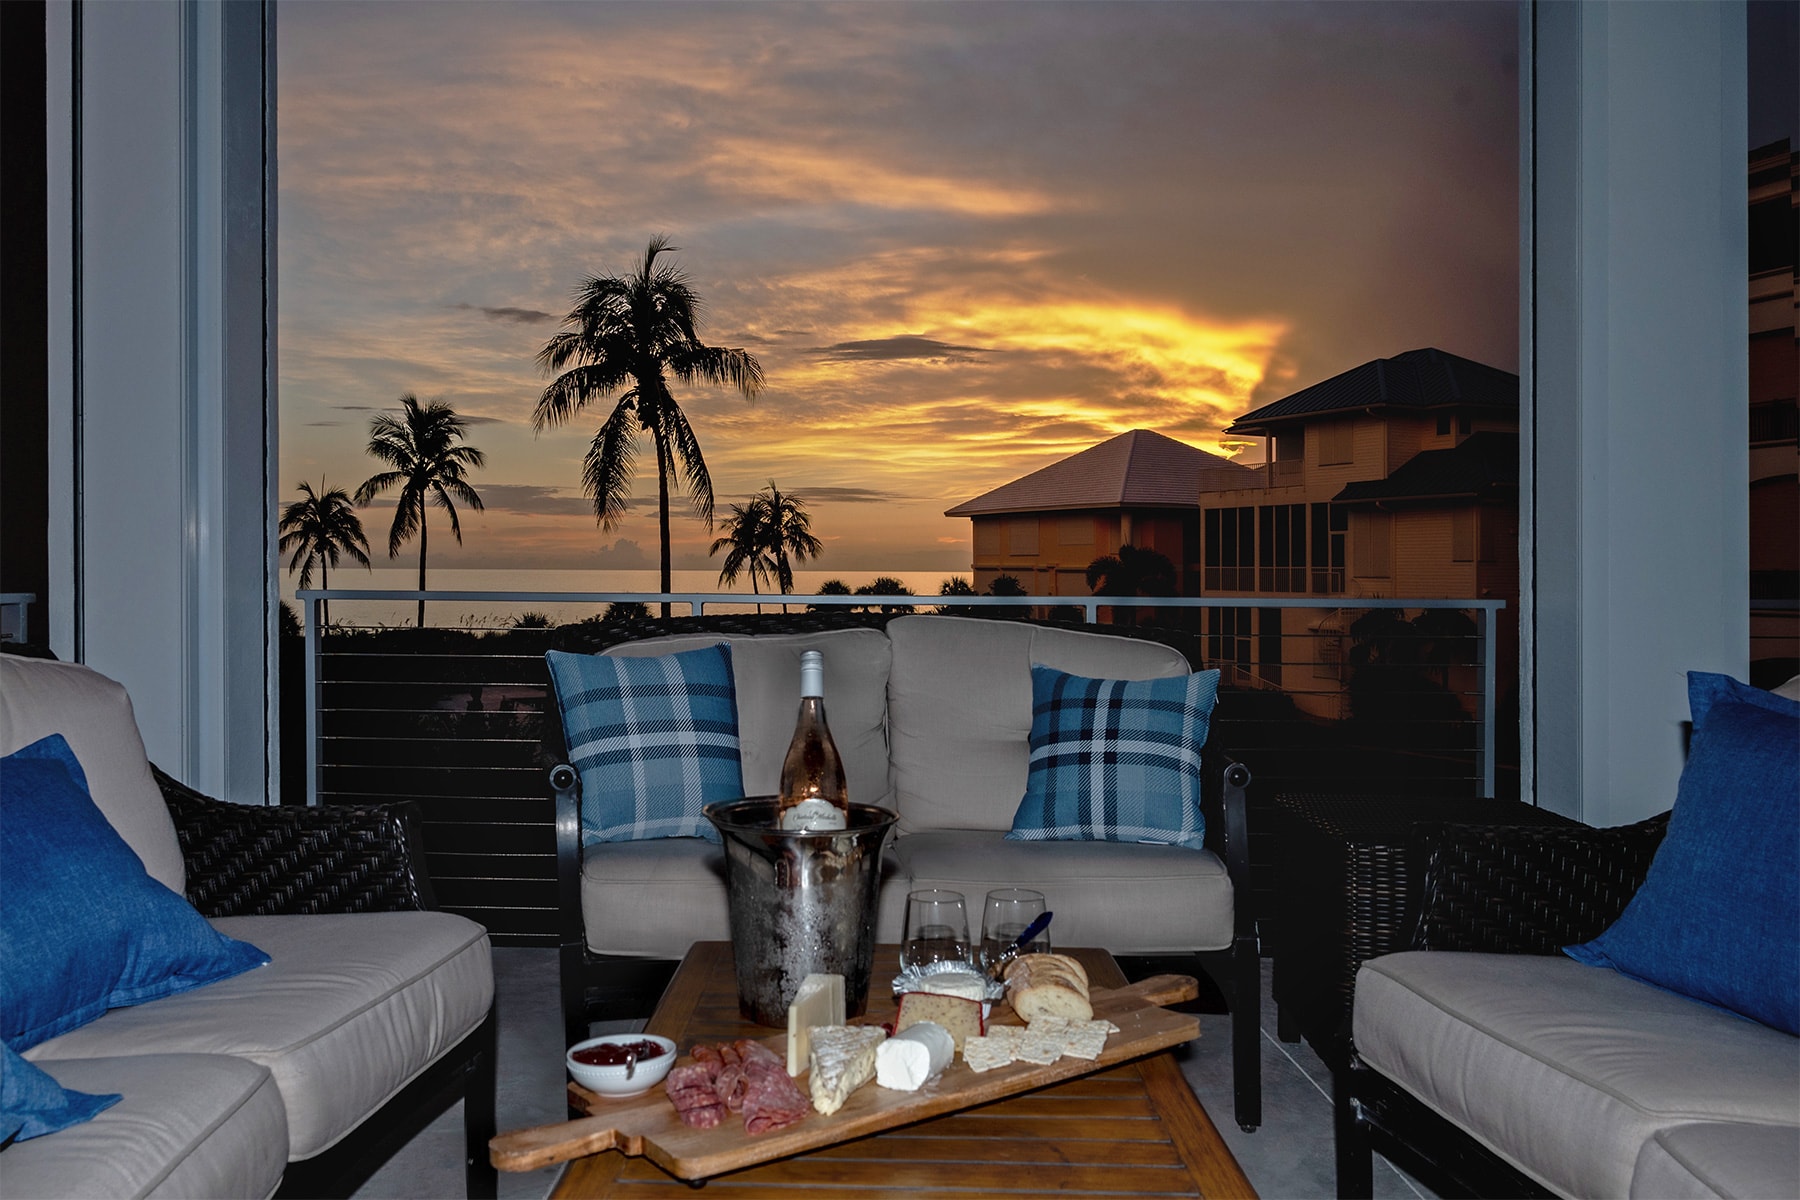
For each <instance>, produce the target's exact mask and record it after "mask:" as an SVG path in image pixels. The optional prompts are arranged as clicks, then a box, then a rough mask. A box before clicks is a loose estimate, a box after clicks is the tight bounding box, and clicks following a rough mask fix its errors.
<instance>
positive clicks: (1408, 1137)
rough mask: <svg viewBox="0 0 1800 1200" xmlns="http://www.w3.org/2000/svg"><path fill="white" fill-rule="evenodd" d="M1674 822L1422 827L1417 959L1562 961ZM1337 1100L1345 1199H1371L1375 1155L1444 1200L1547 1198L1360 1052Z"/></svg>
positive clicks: (1602, 921) (1620, 902) (1614, 913)
mask: <svg viewBox="0 0 1800 1200" xmlns="http://www.w3.org/2000/svg"><path fill="white" fill-rule="evenodd" d="M1668 820H1669V818H1668V814H1667V813H1664V814H1662V815H1660V816H1656V817H1652V818H1650V819H1649V820H1647V821H1642V822H1639V823H1638V824H1635V825H1625V826H1620V827H1617V828H1612V829H1594V828H1591V827H1588V826H1581V825H1578V826H1493V825H1451V824H1444V823H1422V824H1421V825H1420V826H1419V827H1418V828H1417V830H1416V831H1415V833H1414V846H1413V850H1412V853H1413V854H1415V855H1416V856H1417V858H1416V861H1418V862H1421V863H1423V864H1424V870H1423V872H1422V877H1421V885H1420V893H1419V895H1417V896H1416V897H1415V898H1414V900H1413V903H1412V905H1411V910H1412V918H1411V924H1412V935H1411V938H1410V947H1411V948H1412V949H1415V950H1463V951H1478V952H1485V953H1497V954H1557V953H1560V951H1561V949H1562V947H1564V946H1567V945H1571V944H1574V943H1578V942H1585V941H1588V940H1590V939H1591V938H1593V937H1596V936H1597V935H1599V934H1600V933H1601V932H1603V931H1604V930H1605V929H1606V928H1607V927H1608V926H1609V925H1611V924H1612V923H1613V922H1614V921H1615V920H1617V919H1618V917H1619V915H1620V914H1621V913H1622V912H1624V910H1625V906H1626V904H1628V903H1629V902H1630V900H1631V897H1632V896H1633V895H1634V894H1635V893H1636V891H1637V889H1638V887H1639V886H1640V885H1641V884H1642V883H1643V882H1644V877H1645V875H1646V874H1647V873H1648V871H1649V869H1650V860H1651V858H1652V857H1653V856H1654V855H1655V853H1656V848H1657V846H1659V845H1660V844H1661V842H1662V839H1663V834H1664V833H1665V832H1666V831H1667V829H1668ZM1334 1090H1335V1092H1336V1100H1337V1105H1336V1133H1337V1181H1338V1195H1339V1196H1343V1197H1366V1196H1369V1195H1370V1194H1371V1192H1372V1188H1373V1178H1372V1160H1371V1157H1370V1156H1371V1153H1372V1152H1373V1151H1376V1150H1379V1151H1380V1152H1381V1153H1382V1154H1383V1155H1385V1156H1386V1157H1387V1158H1389V1159H1390V1160H1392V1161H1393V1162H1395V1163H1396V1164H1397V1165H1399V1166H1400V1167H1402V1168H1403V1169H1405V1170H1407V1171H1409V1172H1411V1173H1412V1174H1413V1175H1415V1176H1416V1177H1417V1178H1418V1179H1420V1180H1421V1181H1422V1182H1423V1183H1425V1184H1426V1185H1427V1186H1428V1187H1431V1188H1432V1189H1434V1190H1435V1191H1437V1192H1438V1193H1439V1194H1440V1195H1445V1196H1547V1195H1550V1194H1551V1193H1549V1192H1546V1191H1545V1190H1544V1189H1543V1187H1542V1185H1540V1184H1539V1183H1537V1182H1536V1181H1535V1180H1533V1179H1530V1178H1528V1177H1526V1176H1525V1175H1523V1174H1521V1173H1519V1172H1518V1171H1517V1170H1516V1169H1514V1168H1513V1167H1512V1166H1511V1165H1510V1164H1508V1163H1506V1162H1504V1161H1502V1160H1501V1159H1500V1158H1499V1157H1498V1156H1496V1155H1494V1154H1493V1153H1491V1152H1490V1151H1488V1150H1487V1149H1486V1148H1485V1147H1483V1146H1481V1145H1480V1144H1478V1143H1477V1142H1476V1141H1475V1140H1474V1139H1473V1138H1471V1137H1469V1136H1468V1135H1467V1134H1466V1133H1464V1132H1463V1131H1462V1130H1461V1129H1459V1128H1457V1127H1456V1126H1455V1125H1453V1124H1452V1123H1451V1122H1449V1121H1447V1120H1445V1119H1444V1118H1443V1117H1441V1116H1439V1115H1438V1114H1437V1113H1435V1112H1432V1111H1431V1110H1430V1109H1428V1108H1426V1107H1425V1105H1423V1104H1421V1103H1420V1102H1419V1101H1418V1100H1417V1099H1415V1098H1414V1097H1413V1096H1412V1095H1411V1094H1410V1093H1408V1092H1406V1091H1404V1090H1403V1089H1401V1088H1400V1087H1399V1086H1397V1085H1396V1084H1394V1083H1393V1082H1392V1081H1390V1080H1388V1079H1387V1078H1386V1077H1385V1076H1383V1075H1382V1074H1380V1073H1379V1072H1378V1071H1376V1070H1374V1069H1373V1068H1371V1067H1370V1066H1368V1065H1367V1064H1366V1063H1364V1062H1363V1061H1362V1060H1361V1058H1360V1057H1358V1056H1357V1055H1356V1054H1355V1053H1354V1052H1353V1053H1352V1054H1351V1055H1350V1060H1349V1063H1348V1065H1347V1067H1346V1068H1345V1069H1344V1070H1343V1071H1342V1072H1341V1073H1340V1074H1339V1077H1338V1079H1337V1080H1336V1085H1335V1088H1334Z"/></svg>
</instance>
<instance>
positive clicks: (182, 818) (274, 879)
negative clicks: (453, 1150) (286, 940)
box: [153, 768, 499, 1197]
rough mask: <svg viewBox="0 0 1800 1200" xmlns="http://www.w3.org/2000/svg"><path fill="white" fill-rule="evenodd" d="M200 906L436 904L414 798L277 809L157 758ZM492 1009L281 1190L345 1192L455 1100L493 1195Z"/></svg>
mask: <svg viewBox="0 0 1800 1200" xmlns="http://www.w3.org/2000/svg"><path fill="white" fill-rule="evenodd" d="M153 770H154V771H155V776H156V783H157V786H158V787H159V788H161V789H162V794H163V800H164V802H165V803H166V804H167V805H168V807H169V815H170V817H172V818H173V819H174V822H175V832H176V836H177V838H178V839H179V841H180V843H181V853H182V858H183V860H184V862H185V864H186V867H187V898H188V901H189V903H191V904H193V906H194V907H195V908H197V909H198V910H199V911H200V913H201V914H202V915H203V916H207V917H236V916H292V915H311V914H318V913H362V912H400V911H412V910H420V909H432V908H436V907H437V905H436V901H435V899H434V897H433V895H432V890H431V880H430V877H429V876H428V875H427V874H426V873H425V854H424V851H423V848H422V846H421V844H420V841H419V832H418V831H419V825H420V820H421V818H420V813H419V811H418V806H417V805H414V804H412V803H401V804H383V805H356V806H349V805H345V806H337V805H333V806H329V807H322V808H295V807H281V808H268V807H257V806H251V805H244V804H230V803H226V802H224V801H220V800H215V799H212V798H211V797H209V796H205V795H202V794H201V793H199V792H196V791H194V790H193V789H192V788H190V787H187V786H186V785H184V784H182V783H180V782H178V781H176V780H175V779H173V778H171V777H170V776H169V775H168V774H166V773H165V772H163V771H162V770H160V769H156V768H153ZM494 1049H495V1024H494V1013H493V1010H492V1009H491V1008H490V1009H489V1011H488V1016H487V1019H486V1020H485V1021H483V1022H482V1023H481V1025H480V1026H478V1027H477V1028H476V1029H475V1030H474V1032H472V1033H470V1034H469V1035H468V1036H467V1037H465V1038H464V1039H463V1040H462V1042H461V1043H459V1044H458V1045H457V1046H455V1047H454V1048H452V1049H451V1050H450V1051H449V1052H448V1053H446V1054H445V1055H443V1056H442V1057H441V1058H439V1059H438V1060H437V1061H436V1062H435V1063H433V1064H432V1065H431V1066H430V1067H429V1068H427V1069H426V1070H425V1072H424V1073H422V1074H421V1075H419V1076H418V1077H417V1078H415V1079H414V1080H413V1081H412V1082H411V1083H409V1084H407V1085H406V1087H405V1088H403V1089H402V1090H401V1091H400V1092H399V1093H397V1094H396V1095H395V1096H394V1097H393V1098H392V1099H390V1100H389V1101H388V1102H387V1103H386V1104H385V1105H383V1106H382V1107H381V1108H380V1109H379V1110H378V1111H376V1112H375V1113H374V1114H373V1115H372V1116H370V1117H369V1118H368V1119H367V1120H365V1121H364V1122H363V1123H362V1124H361V1125H359V1126H358V1127H357V1128H356V1129H355V1130H353V1131H352V1132H351V1133H350V1134H349V1135H348V1136H346V1137H344V1138H343V1139H342V1140H340V1141H339V1142H338V1143H337V1144H336V1145H334V1146H332V1147H331V1148H330V1149H329V1150H327V1151H325V1152H324V1153H322V1154H318V1155H315V1156H314V1157H312V1158H309V1159H305V1160H302V1161H300V1162H294V1163H290V1164H288V1168H287V1171H286V1173H285V1174H284V1175H283V1177H282V1181H281V1188H280V1190H279V1191H278V1192H277V1193H276V1194H277V1195H280V1196H308V1197H320V1196H348V1195H350V1194H351V1193H352V1192H353V1191H355V1190H356V1189H357V1188H358V1187H359V1186H361V1184H362V1183H363V1182H364V1181H365V1180H366V1179H368V1177H369V1176H370V1175H372V1174H373V1173H374V1172H375V1171H376V1170H377V1169H378V1168H379V1167H380V1166H381V1165H382V1164H383V1163H384V1162H386V1161H387V1160H388V1159H389V1158H390V1157H391V1156H392V1155H393V1153H394V1152H395V1151H396V1150H398V1149H399V1148H400V1147H401V1146H403V1145H405V1144H406V1142H407V1141H409V1140H410V1139H411V1138H412V1137H413V1136H414V1135H415V1134H417V1133H418V1132H419V1131H420V1130H422V1129H423V1128H424V1127H425V1126H426V1125H428V1124H430V1123H431V1121H432V1120H434V1119H435V1118H436V1117H437V1116H438V1115H439V1114H441V1113H442V1112H444V1111H445V1110H446V1109H448V1108H449V1107H450V1106H451V1105H452V1104H454V1103H455V1102H456V1101H457V1100H459V1099H460V1100H462V1101H463V1133H464V1143H465V1144H464V1155H465V1161H464V1170H465V1174H466V1179H467V1186H468V1194H469V1195H470V1196H471V1197H477V1196H481V1197H491V1196H493V1195H494V1194H495V1193H496V1191H497V1189H498V1182H499V1181H498V1176H497V1174H496V1172H495V1170H494V1167H493V1165H492V1163H490V1162H489V1160H488V1148H487V1146H488V1141H489V1140H490V1139H491V1138H492V1137H493V1136H494V1133H495V1117H494V1086H495V1074H494Z"/></svg>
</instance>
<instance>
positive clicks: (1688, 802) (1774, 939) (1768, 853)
mask: <svg viewBox="0 0 1800 1200" xmlns="http://www.w3.org/2000/svg"><path fill="white" fill-rule="evenodd" d="M1688 706H1689V709H1690V711H1691V712H1692V714H1693V721H1694V737H1693V741H1692V743H1691V745H1690V746H1689V750H1688V761H1687V767H1686V769H1684V770H1683V771H1682V773H1681V783H1680V786H1679V788H1678V790H1677V792H1676V796H1675V807H1674V810H1673V811H1672V812H1671V813H1670V815H1669V832H1668V835H1667V836H1666V837H1665V838H1664V839H1663V843H1662V845H1661V846H1659V847H1658V848H1657V851H1656V857H1655V858H1654V859H1652V860H1651V862H1650V871H1649V874H1648V875H1647V876H1646V878H1645V879H1644V886H1643V887H1641V888H1639V889H1638V892H1637V894H1636V895H1635V896H1633V897H1632V899H1631V903H1630V904H1629V905H1627V906H1626V908H1625V912H1624V913H1623V914H1622V915H1621V916H1620V917H1619V919H1618V920H1617V921H1615V922H1614V923H1613V925H1612V927H1611V928H1609V929H1607V931H1606V932H1605V933H1602V934H1601V935H1600V936H1599V937H1597V938H1595V939H1594V940H1593V941H1591V942H1587V943H1585V944H1583V945H1580V946H1570V947H1568V948H1567V949H1566V950H1565V953H1567V954H1568V955H1569V957H1570V958H1573V959H1575V960H1577V961H1578V962H1584V963H1587V964H1589V965H1591V966H1597V967H1611V968H1613V969H1614V970H1617V971H1620V972H1622V973H1623V974H1626V975H1629V976H1631V977H1632V978H1634V979H1641V980H1643V981H1644V982H1646V983H1653V984H1655V985H1657V986H1658V987H1662V988H1666V989H1668V990H1669V991H1672V992H1679V993H1680V994H1682V995H1684V996H1690V997H1692V998H1694V999H1696V1000H1703V1001H1705V1002H1706V1003H1708V1004H1713V1005H1716V1006H1718V1007H1720V1008H1727V1009H1730V1010H1731V1011H1732V1012H1735V1013H1740V1014H1742V1015H1743V1016H1746V1017H1750V1018H1752V1019H1754V1020H1757V1021H1761V1022H1762V1023H1763V1024H1765V1025H1772V1026H1774V1027H1775V1028H1776V1029H1782V1030H1786V1031H1787V1032H1788V1033H1800V703H1796V702H1795V701H1793V700H1788V699H1786V698H1784V697H1781V696H1777V695H1775V694H1774V693H1772V692H1765V691H1763V690H1762V689H1761V688H1753V687H1750V686H1748V685H1747V684H1742V683H1739V682H1738V681H1737V680H1735V679H1732V678H1730V677H1729V676H1726V675H1709V674H1702V673H1701V672H1698V671H1695V672H1691V673H1690V674H1689V675H1688Z"/></svg>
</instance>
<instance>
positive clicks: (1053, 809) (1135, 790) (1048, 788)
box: [1006, 666, 1219, 850]
mask: <svg viewBox="0 0 1800 1200" xmlns="http://www.w3.org/2000/svg"><path fill="white" fill-rule="evenodd" d="M1218 695H1219V673H1218V672H1217V671H1200V672H1198V673H1196V674H1193V675H1179V676H1175V677H1173V678H1169V679H1144V680H1119V679H1084V678H1082V677H1081V676H1079V675H1069V674H1067V673H1065V672H1062V671H1058V670H1055V669H1053V668H1051V667H1039V666H1034V667H1032V668H1031V773H1030V775H1029V776H1028V777H1027V779H1026V782H1025V798H1024V799H1023V800H1021V801H1020V802H1019V811H1018V812H1017V813H1016V814H1014V816H1013V826H1012V830H1011V831H1010V832H1009V833H1008V834H1007V835H1006V836H1007V837H1008V838H1010V839H1011V840H1013V841H1021V842H1050V841H1102V842H1165V843H1170V844H1173V845H1177V846H1186V847H1187V848H1188V849H1190V850H1199V849H1202V848H1203V847H1204V845H1205V839H1206V820H1205V818H1204V817H1203V816H1202V815H1201V812H1200V747H1202V746H1204V745H1205V744H1206V735H1207V731H1208V729H1209V728H1210V726H1211V724H1212V710H1213V703H1214V701H1215V700H1217V699H1218Z"/></svg>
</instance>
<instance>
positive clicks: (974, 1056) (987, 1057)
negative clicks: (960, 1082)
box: [963, 1034, 1013, 1073]
mask: <svg viewBox="0 0 1800 1200" xmlns="http://www.w3.org/2000/svg"><path fill="white" fill-rule="evenodd" d="M1012 1061H1013V1053H1012V1039H1010V1038H1007V1037H994V1036H992V1035H991V1034H990V1035H989V1036H987V1037H971V1038H964V1039H963V1062H965V1063H967V1064H968V1066H969V1070H971V1071H975V1072H977V1073H979V1072H982V1071H991V1070H993V1069H994V1068H995V1067H1004V1066H1006V1065H1008V1064H1009V1063H1011V1062H1012Z"/></svg>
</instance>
